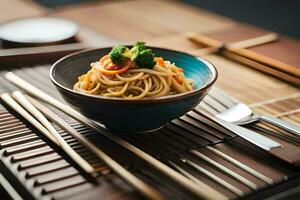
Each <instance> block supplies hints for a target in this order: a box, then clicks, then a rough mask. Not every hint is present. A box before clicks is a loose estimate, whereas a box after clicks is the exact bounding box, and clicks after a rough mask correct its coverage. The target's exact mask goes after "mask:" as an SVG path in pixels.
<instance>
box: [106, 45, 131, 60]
mask: <svg viewBox="0 0 300 200" xmlns="http://www.w3.org/2000/svg"><path fill="white" fill-rule="evenodd" d="M128 51H129V50H128V48H127V47H126V46H124V45H115V46H114V47H113V48H112V50H111V51H110V52H109V57H110V59H111V60H112V62H113V63H114V64H121V63H122V62H123V61H125V60H129V59H130V57H128V55H126V52H128Z"/></svg>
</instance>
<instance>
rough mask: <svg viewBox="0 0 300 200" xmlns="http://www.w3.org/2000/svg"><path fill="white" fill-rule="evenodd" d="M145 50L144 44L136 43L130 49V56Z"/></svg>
mask: <svg viewBox="0 0 300 200" xmlns="http://www.w3.org/2000/svg"><path fill="white" fill-rule="evenodd" d="M145 49H147V47H146V45H145V42H136V43H135V44H134V46H133V47H132V48H131V49H130V52H131V53H132V54H137V53H138V52H140V51H143V50H145Z"/></svg>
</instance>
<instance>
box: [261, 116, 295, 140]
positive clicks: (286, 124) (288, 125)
mask: <svg viewBox="0 0 300 200" xmlns="http://www.w3.org/2000/svg"><path fill="white" fill-rule="evenodd" d="M256 118H258V119H260V120H262V121H265V122H268V123H270V124H273V125H275V126H277V127H279V128H282V129H285V130H287V131H289V132H291V133H293V134H294V135H296V136H298V137H300V127H299V126H296V125H294V124H292V123H289V122H286V121H283V120H281V119H278V118H275V117H271V116H265V115H258V116H256Z"/></svg>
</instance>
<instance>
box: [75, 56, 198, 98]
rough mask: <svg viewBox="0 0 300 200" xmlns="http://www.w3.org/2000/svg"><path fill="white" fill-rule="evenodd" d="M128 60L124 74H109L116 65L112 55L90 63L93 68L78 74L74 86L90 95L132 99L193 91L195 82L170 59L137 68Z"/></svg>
mask: <svg viewBox="0 0 300 200" xmlns="http://www.w3.org/2000/svg"><path fill="white" fill-rule="evenodd" d="M128 63H129V64H128V66H127V65H126V66H125V67H123V68H121V69H120V70H123V71H122V73H116V74H110V71H108V70H107V69H108V68H109V67H114V66H115V65H114V63H113V62H112V60H111V59H110V57H109V55H105V56H103V57H102V58H101V59H100V60H99V62H95V63H91V69H90V70H89V71H88V72H87V73H86V74H84V75H82V76H79V77H78V82H76V83H75V84H74V87H73V88H74V90H76V91H80V92H84V93H88V94H94V95H101V96H106V97H118V98H124V99H132V100H135V99H143V98H157V97H162V96H166V95H173V94H179V93H183V92H188V91H191V90H193V87H194V86H193V81H192V80H191V79H186V78H185V77H184V74H183V71H182V69H180V68H178V67H177V66H175V65H174V64H171V63H170V62H169V61H160V62H156V64H155V66H154V67H153V69H148V68H137V67H136V65H134V64H133V65H132V63H130V62H128ZM124 68H125V69H124ZM103 70H104V71H103ZM106 71H108V72H109V73H105V72H106ZM112 72H113V71H112Z"/></svg>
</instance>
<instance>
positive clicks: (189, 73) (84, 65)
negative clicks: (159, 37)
mask: <svg viewBox="0 0 300 200" xmlns="http://www.w3.org/2000/svg"><path fill="white" fill-rule="evenodd" d="M110 49H111V48H103V49H95V50H90V51H85V52H82V53H80V54H76V55H75V56H71V57H69V58H67V59H63V60H60V61H59V62H58V63H57V64H56V65H57V66H56V67H55V68H54V69H53V71H52V76H53V77H54V79H55V81H57V82H58V83H59V84H61V85H62V86H64V87H66V88H69V89H72V88H73V85H74V83H75V82H76V81H77V77H78V76H80V75H82V74H84V73H86V72H87V71H88V70H89V69H90V63H92V62H96V61H98V60H99V59H100V58H101V57H102V56H104V55H105V54H107V53H108V52H109V51H110ZM151 49H152V50H153V52H154V53H155V55H156V56H160V57H163V58H164V60H169V61H170V62H171V63H175V64H176V66H178V67H181V68H183V70H184V74H185V76H186V77H187V78H192V79H193V80H194V81H195V85H196V87H197V89H198V88H200V87H202V86H204V85H206V84H207V83H208V82H210V81H211V79H212V78H213V73H212V72H211V68H212V67H208V65H210V64H209V63H207V62H206V61H204V60H202V59H199V58H196V57H194V56H191V55H188V54H185V53H181V52H178V51H172V50H167V49H160V48H154V47H152V48H151Z"/></svg>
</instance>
